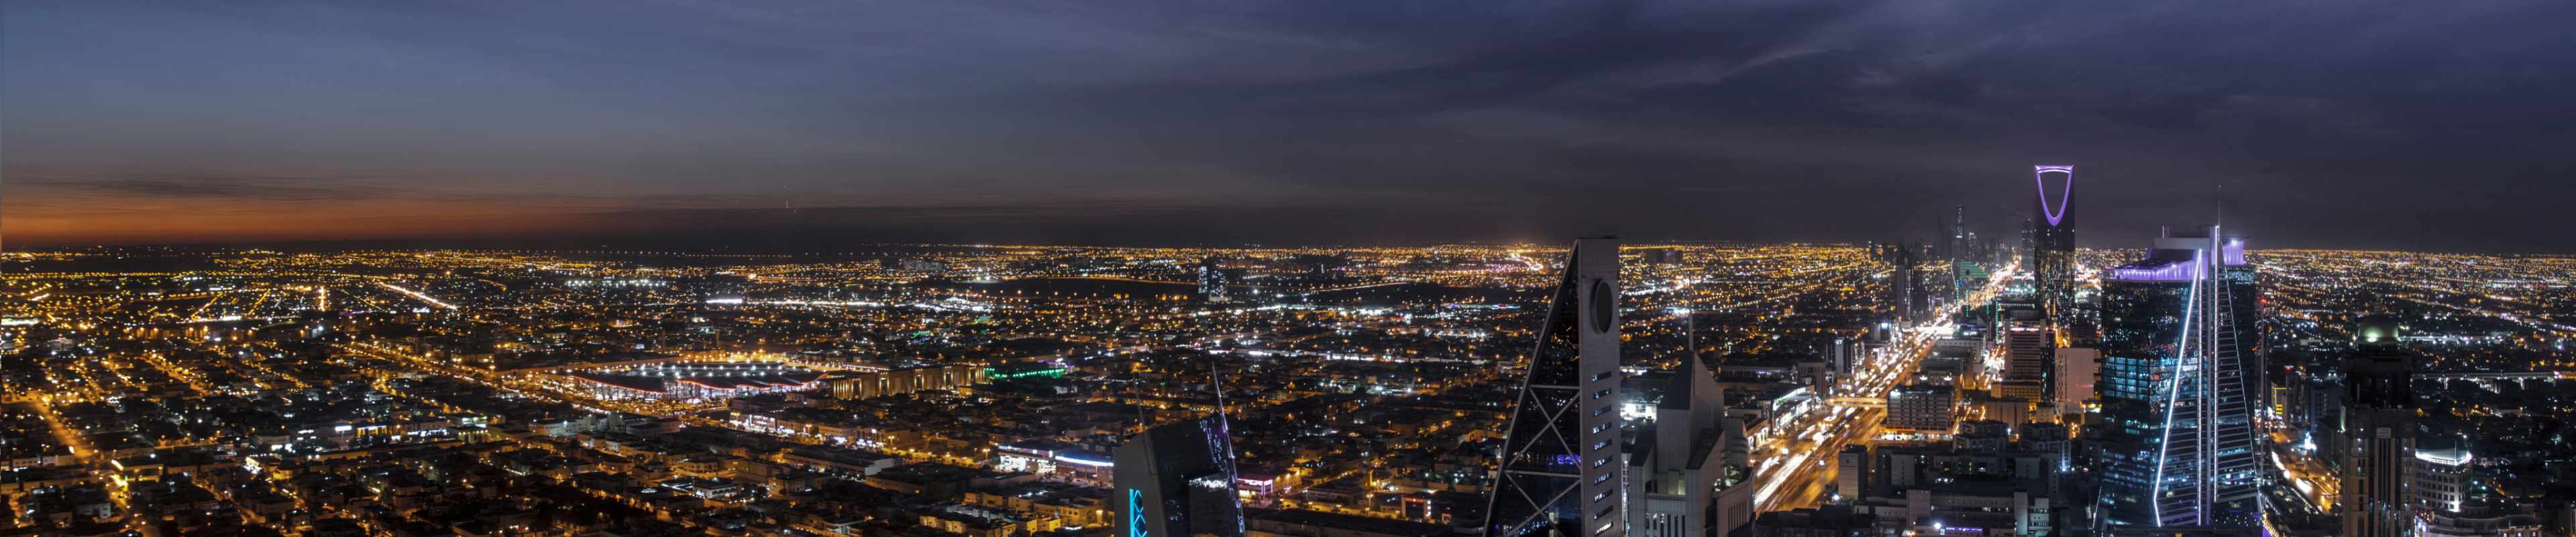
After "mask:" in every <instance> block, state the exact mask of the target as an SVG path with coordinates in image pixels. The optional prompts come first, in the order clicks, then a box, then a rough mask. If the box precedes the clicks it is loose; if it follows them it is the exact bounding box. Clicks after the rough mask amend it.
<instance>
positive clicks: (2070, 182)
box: [2030, 164, 2075, 227]
mask: <svg viewBox="0 0 2576 537" xmlns="http://www.w3.org/2000/svg"><path fill="white" fill-rule="evenodd" d="M2050 173H2060V174H2065V175H2066V180H2065V181H2063V182H2061V183H2060V184H2059V186H2058V187H2057V203H2056V204H2054V205H2051V204H2050V203H2048V174H2050ZM2030 175H2031V180H2033V181H2035V182H2037V183H2038V186H2039V214H2040V216H2041V217H2044V218H2047V219H2048V225H2049V226H2050V227H2055V226H2058V225H2060V224H2064V223H2065V222H2066V204H2067V202H2071V201H2075V167H2074V166H2065V165H2048V164H2042V165H2038V166H2032V167H2031V174H2030Z"/></svg>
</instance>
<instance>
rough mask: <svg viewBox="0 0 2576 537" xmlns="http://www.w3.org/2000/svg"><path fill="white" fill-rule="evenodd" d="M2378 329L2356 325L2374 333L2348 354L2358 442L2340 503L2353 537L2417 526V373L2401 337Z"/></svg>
mask: <svg viewBox="0 0 2576 537" xmlns="http://www.w3.org/2000/svg"><path fill="white" fill-rule="evenodd" d="M2388 328H2391V329H2393V328H2394V325H2393V324H2391V325H2389V326H2388ZM2375 329H2376V327H2365V328H2364V329H2362V330H2358V331H2356V332H2357V333H2361V334H2371V336H2367V337H2363V338H2359V339H2358V340H2356V341H2354V343H2355V344H2357V345H2359V350H2358V352H2356V353H2355V354H2354V356H2353V357H2352V358H2350V359H2346V360H2344V393H2345V395H2344V405H2345V409H2344V412H2343V419H2344V420H2345V423H2344V427H2343V430H2344V431H2347V435H2346V436H2348V437H2349V438H2350V441H2351V442H2352V445H2351V446H2350V449H2348V450H2345V451H2344V461H2343V476H2342V481H2343V484H2342V486H2341V487H2340V488H2339V490H2341V491H2343V500H2342V501H2341V502H2338V503H2340V504H2342V505H2339V506H2337V507H2339V508H2340V509H2341V510H2342V514H2343V534H2344V535H2346V536H2349V537H2398V536H2401V535H2407V534H2409V533H2411V532H2412V531H2413V530H2414V529H2415V527H2414V526H2415V525H2414V519H2415V517H2414V515H2413V512H2412V511H2411V510H2410V509H2409V505H2410V497H2411V496H2412V495H2413V491H2412V490H2411V489H2413V488H2414V486H2413V485H2412V484H2411V483H2409V481H2411V479H2410V478H2411V477H2412V476H2411V474H2410V472H2408V470H2409V467H2410V465H2414V464H2416V460H2415V459H2416V454H2417V453H2416V428H2415V421H2416V415H2415V392H2414V388H2412V387H2411V386H2410V385H2411V384H2413V383H2414V380H2413V379H2414V375H2413V370H2412V367H2411V365H2410V364H2409V360H2408V358H2407V357H2406V355H2405V353H2404V351H2403V350H2400V349H2399V348H2398V347H2397V345H2396V342H2397V340H2396V338H2393V337H2391V338H2387V339H2385V340H2384V341H2383V340H2381V339H2380V338H2378V337H2376V335H2377V334H2378V333H2379V332H2376V331H2374V330H2375Z"/></svg>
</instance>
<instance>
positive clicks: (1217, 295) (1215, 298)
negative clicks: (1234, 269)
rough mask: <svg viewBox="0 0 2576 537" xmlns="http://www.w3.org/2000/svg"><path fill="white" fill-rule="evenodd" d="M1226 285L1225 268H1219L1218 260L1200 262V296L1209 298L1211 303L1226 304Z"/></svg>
mask: <svg viewBox="0 0 2576 537" xmlns="http://www.w3.org/2000/svg"><path fill="white" fill-rule="evenodd" d="M1226 283H1227V281H1226V274H1225V268H1224V267H1220V266H1217V263H1216V258H1214V257H1210V258H1207V260H1205V261H1201V262H1199V296H1202V297H1207V301H1209V302H1224V301H1226V289H1225V286H1226Z"/></svg>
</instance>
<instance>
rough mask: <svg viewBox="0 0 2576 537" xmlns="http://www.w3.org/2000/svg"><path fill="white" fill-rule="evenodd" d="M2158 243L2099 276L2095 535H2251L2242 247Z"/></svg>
mask: <svg viewBox="0 0 2576 537" xmlns="http://www.w3.org/2000/svg"><path fill="white" fill-rule="evenodd" d="M2208 231H2209V236H2206V237H2176V236H2171V235H2170V234H2168V236H2166V237H2163V238H2159V239H2156V244H2155V248H2154V249H2152V250H2150V251H2149V254H2148V256H2147V258H2146V259H2145V260H2141V261H2138V262H2136V263H2131V264H2128V265H2123V266H2120V267H2118V268H2114V269H2112V270H2111V271H2110V272H2109V273H2107V274H2106V275H2104V276H2103V284H2102V285H2103V298H2102V328H2103V335H2102V348H2101V351H2102V370H2101V381H2100V383H2099V385H2098V389H2099V390H2100V392H2101V393H2100V394H2099V395H2100V398H2101V401H2102V417H2103V421H2104V423H2103V424H2102V428H2103V431H2102V442H2101V444H2100V449H2101V451H2100V453H2099V460H2100V461H2101V464H2102V471H2101V474H2100V476H2101V497H2100V498H2099V499H2098V501H2097V503H2096V506H2095V507H2096V508H2097V510H2098V511H2097V512H2096V513H2095V516H2096V521H2097V523H2099V524H2101V525H2103V526H2145V527H2208V526H2218V527H2251V526H2255V525H2257V524H2258V523H2259V522H2260V520H2261V516H2262V513H2261V509H2260V505H2259V504H2260V499H2259V498H2258V493H2259V489H2260V483H2261V479H2262V478H2261V472H2260V467H2259V466H2257V462H2256V461H2257V460H2258V457H2259V456H2260V455H2261V444H2260V442H2261V439H2260V437H2259V436H2258V435H2256V434H2254V426H2253V411H2254V405H2253V397H2252V393H2251V389H2252V388H2251V386H2250V384H2249V383H2250V382H2252V379H2255V378H2260V377H2259V375H2258V373H2259V367H2260V366H2259V365H2258V364H2259V362H2258V361H2256V360H2253V359H2251V358H2250V357H2249V356H2247V354H2248V353H2247V349H2246V347H2245V344H2244V337H2245V334H2247V333H2249V332H2248V331H2247V330H2245V328H2244V326H2245V325H2246V324H2248V323H2251V322H2252V321H2253V319H2251V318H2250V317H2251V316H2252V314H2251V313H2250V312H2252V311H2254V310H2253V309H2252V307H2251V304H2249V303H2250V302H2252V301H2254V300H2255V299H2256V297H2255V295H2254V293H2255V291H2254V287H2253V279H2252V278H2251V277H2250V274H2251V272H2252V270H2253V268H2252V266H2251V265H2250V264H2249V263H2247V262H2246V260H2245V256H2244V250H2243V245H2244V243H2243V241H2241V240H2237V239H2227V238H2221V237H2220V235H2219V233H2218V231H2219V230H2218V228H2217V227H2216V226H2212V227H2211V228H2210V229H2209V230H2208Z"/></svg>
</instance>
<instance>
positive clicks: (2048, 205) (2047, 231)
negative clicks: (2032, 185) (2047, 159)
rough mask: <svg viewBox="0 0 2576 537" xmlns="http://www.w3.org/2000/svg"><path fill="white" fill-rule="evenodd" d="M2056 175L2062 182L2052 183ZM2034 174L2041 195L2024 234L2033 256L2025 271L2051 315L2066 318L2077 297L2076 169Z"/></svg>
mask: <svg viewBox="0 0 2576 537" xmlns="http://www.w3.org/2000/svg"><path fill="white" fill-rule="evenodd" d="M2052 174H2054V175H2056V176H2057V178H2058V179H2059V180H2058V181H2050V180H2049V179H2050V177H2049V176H2050V175H2052ZM2031 175H2032V176H2033V177H2034V178H2036V179H2037V181H2038V184H2039V192H2038V193H2039V196H2038V199H2036V200H2035V201H2034V203H2033V204H2032V205H2033V208H2032V211H2031V215H2030V229H2029V230H2028V231H2027V233H2025V234H2024V235H2023V236H2024V237H2025V240H2028V241H2029V244H2025V245H2023V246H2024V248H2023V249H2024V250H2025V251H2027V252H2029V254H2030V257H2029V258H2028V259H2026V260H2024V261H2023V263H2024V267H2023V268H2025V269H2026V270H2028V271H2029V272H2030V276H2031V288H2032V290H2033V291H2034V292H2036V293H2037V294H2038V295H2039V297H2040V300H2041V302H2042V303H2043V305H2044V306H2046V307H2047V308H2048V311H2049V314H2050V315H2062V313H2060V312H2061V311H2062V310H2063V309H2064V308H2065V307H2066V306H2067V303H2068V302H2069V301H2071V300H2073V299H2074V296H2075V222H2074V220H2073V219H2071V218H2069V217H2068V213H2069V212H2070V211H2068V210H2067V204H2068V203H2069V202H2073V201H2074V200H2075V167H2074V166H2051V165H2041V166H2033V167H2031ZM2051 183H2055V184H2054V185H2052V184H2051Z"/></svg>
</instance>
